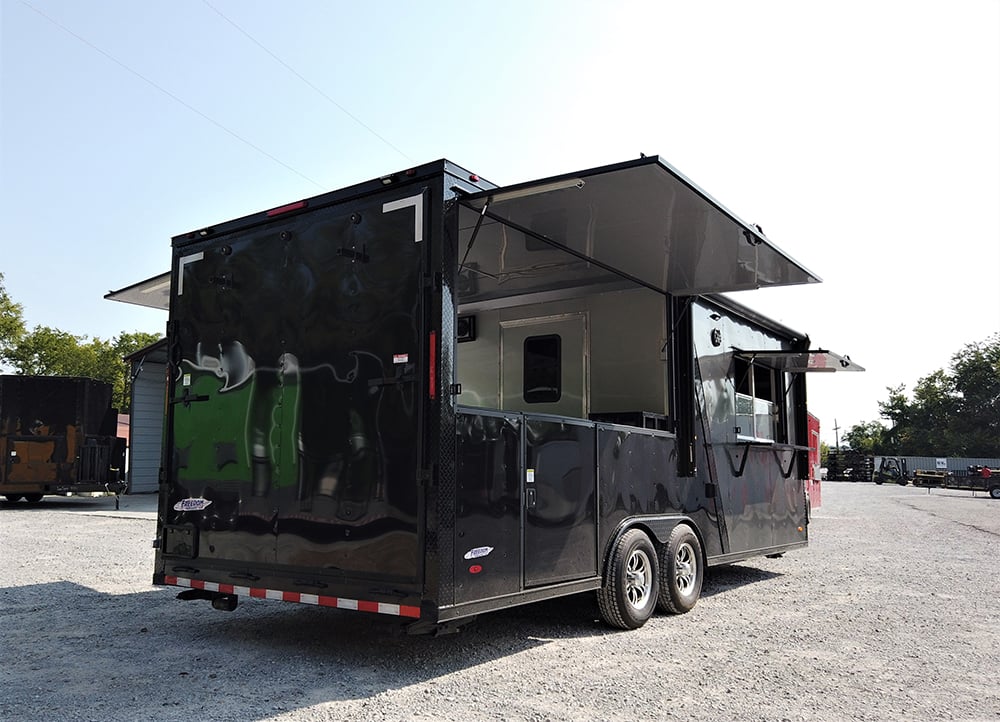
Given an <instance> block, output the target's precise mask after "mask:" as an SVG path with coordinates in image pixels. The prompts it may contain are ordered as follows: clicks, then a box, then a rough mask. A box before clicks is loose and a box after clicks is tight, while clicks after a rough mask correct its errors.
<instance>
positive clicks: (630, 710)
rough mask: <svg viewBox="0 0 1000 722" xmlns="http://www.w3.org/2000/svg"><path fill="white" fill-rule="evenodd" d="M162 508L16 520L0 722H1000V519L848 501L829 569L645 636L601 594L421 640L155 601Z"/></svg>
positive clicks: (161, 595) (251, 606)
mask: <svg viewBox="0 0 1000 722" xmlns="http://www.w3.org/2000/svg"><path fill="white" fill-rule="evenodd" d="M154 503H155V502H154V499H153V498H152V497H150V496H133V497H123V499H122V508H121V510H120V511H115V510H114V501H113V500H111V499H107V498H97V499H92V498H72V499H59V498H57V497H49V498H47V499H46V501H45V502H44V503H43V504H41V505H38V506H34V507H32V506H29V505H27V504H25V503H24V502H21V503H18V504H5V505H4V506H3V508H2V509H0V614H2V617H3V621H2V624H0V720H11V721H13V720H18V721H21V720H23V721H25V722H27V721H29V720H59V721H60V722H69V721H71V720H94V721H98V720H100V721H102V722H104V721H109V722H110V721H114V720H128V721H129V722H131V721H132V720H135V719H146V720H282V721H293V720H294V721H297V722H306V721H313V720H411V719H427V720H461V721H462V722H466V721H468V720H622V719H634V720H939V719H940V720H1000V684H998V681H1000V574H998V560H1000V501H994V500H991V499H989V498H987V497H986V496H985V495H984V494H982V493H980V494H978V495H973V494H972V492H960V491H950V490H949V491H942V490H933V491H932V492H930V493H928V491H927V490H925V489H916V488H912V487H906V488H903V487H899V486H889V485H886V486H875V485H871V484H845V483H839V484H838V483H832V482H828V483H826V484H824V488H823V506H822V508H820V509H818V510H816V511H815V513H814V519H813V524H812V525H811V527H810V537H811V544H810V546H809V548H808V549H806V550H801V551H797V552H794V553H791V554H789V555H787V556H785V557H783V558H781V559H759V560H753V561H750V562H746V563H742V564H738V565H733V566H730V567H726V568H722V569H718V570H712V571H710V572H709V574H708V576H707V578H706V585H705V590H704V593H703V596H702V599H701V601H699V603H698V606H697V607H695V609H694V611H693V612H691V613H690V614H687V615H684V616H678V617H671V616H665V615H657V616H655V617H654V618H653V619H651V620H650V621H649V622H648V623H647V624H646V626H645V627H643V628H642V629H639V630H636V631H632V632H621V631H613V630H610V629H608V628H606V627H604V626H603V625H602V624H601V623H600V622H599V621H598V613H597V604H596V601H595V600H594V597H593V596H592V595H582V596H578V597H571V598H569V599H564V600H559V601H554V602H545V603H542V604H536V605H531V606H527V607H522V608H517V609H512V610H508V611H504V612H497V613H494V614H491V615H486V616H483V617H480V618H479V620H477V621H476V622H475V623H474V624H472V625H470V626H467V627H465V628H464V629H463V630H462V632H461V633H460V634H456V635H451V636H446V637H438V638H433V637H408V636H406V635H405V634H403V633H402V632H401V630H400V626H399V622H398V620H396V619H394V618H391V617H384V616H379V615H369V614H363V613H357V612H346V611H340V610H331V609H318V608H314V607H309V606H304V605H293V604H284V603H280V602H268V601H263V600H244V601H242V602H241V604H240V606H239V608H238V609H237V610H236V611H235V612H233V613H226V612H219V611H215V610H213V609H212V608H211V607H210V605H209V604H208V603H207V602H181V601H177V600H176V599H175V598H174V595H175V593H176V592H177V590H171V589H164V588H157V587H153V586H152V585H151V584H150V578H151V575H152V549H151V545H150V542H151V540H152V538H153V536H154V523H153V514H152V513H151V509H152V508H153V504H154Z"/></svg>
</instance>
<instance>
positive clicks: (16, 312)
mask: <svg viewBox="0 0 1000 722" xmlns="http://www.w3.org/2000/svg"><path fill="white" fill-rule="evenodd" d="M23 335H24V309H23V308H22V307H21V304H19V303H14V299H12V298H11V297H10V294H8V293H7V288H6V287H5V286H4V283H3V274H2V273H0V363H4V362H6V361H8V360H9V359H8V356H7V354H8V352H9V351H10V349H12V348H14V347H15V346H17V344H18V342H19V341H20V340H21V337H22V336H23Z"/></svg>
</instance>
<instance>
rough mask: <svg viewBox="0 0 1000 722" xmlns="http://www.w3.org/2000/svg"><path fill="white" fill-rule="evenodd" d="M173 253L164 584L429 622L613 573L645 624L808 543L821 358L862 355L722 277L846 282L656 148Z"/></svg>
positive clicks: (621, 622)
mask: <svg viewBox="0 0 1000 722" xmlns="http://www.w3.org/2000/svg"><path fill="white" fill-rule="evenodd" d="M173 249H174V256H173V266H172V276H171V280H170V289H171V295H170V304H169V310H170V320H169V323H168V339H169V357H170V373H169V374H168V376H169V387H168V391H167V394H168V411H167V420H166V434H165V437H166V447H165V451H164V469H163V476H162V478H163V482H162V485H161V491H160V495H161V496H160V510H159V522H158V527H157V542H156V545H157V552H156V562H155V564H156V569H155V574H154V582H155V583H156V584H166V585H176V586H181V587H188V588H189V589H187V590H186V591H185V592H182V593H181V595H180V596H182V597H183V598H187V599H190V598H204V599H210V600H211V601H212V603H213V606H215V607H217V608H221V609H232V608H234V607H235V606H236V600H237V598H238V597H239V596H258V597H267V598H272V599H284V600H286V601H296V602H303V603H309V604H319V605H326V606H334V607H339V608H347V609H357V610H363V611H371V612H381V613H384V614H392V615H398V616H400V617H404V618H407V619H409V620H410V621H411V622H412V624H411V627H410V631H412V632H430V631H442V630H447V629H449V628H452V627H454V626H456V625H458V624H461V623H463V622H465V621H468V620H469V619H471V618H472V617H474V616H475V615H478V614H480V613H484V612H488V611H491V610H496V609H501V608H505V607H509V606H512V605H517V604H524V603H528V602H532V601H537V600H542V599H549V598H553V597H559V596H564V595H569V594H574V593H578V592H584V591H596V592H597V595H598V600H599V606H600V610H601V614H602V616H603V618H604V619H605V621H606V622H607V623H608V624H610V625H612V626H616V627H621V628H634V627H638V626H641V625H642V624H643V623H644V622H645V621H646V620H647V619H648V618H649V616H650V615H651V614H652V613H653V611H654V609H656V608H659V609H661V610H663V611H668V612H674V613H677V612H685V611H687V610H689V609H691V608H692V607H693V606H694V604H695V602H696V601H697V599H698V596H699V594H700V591H701V584H702V579H703V573H704V569H705V567H706V566H710V565H714V564H725V563H730V562H734V561H738V560H741V559H746V558H748V557H752V556H758V555H765V554H766V555H777V554H781V553H783V552H785V551H788V550H791V549H795V548H797V547H801V546H804V545H805V544H806V543H807V539H808V529H807V518H806V497H805V490H804V486H803V483H804V480H805V479H807V478H808V476H809V473H810V465H809V462H808V452H809V447H810V442H809V433H808V426H807V412H806V405H805V372H807V371H842V370H843V371H858V370H861V369H860V367H858V366H857V365H856V364H854V363H853V362H851V361H850V360H849V359H848V358H847V357H842V356H838V355H836V354H832V353H830V352H828V351H823V350H815V349H810V345H809V339H808V337H807V336H805V335H804V334H801V333H798V332H795V331H792V330H790V329H788V328H786V327H784V326H782V325H780V324H778V323H776V322H774V321H772V320H770V319H767V318H765V317H763V316H761V315H759V314H757V313H755V312H753V311H751V310H750V309H748V308H746V307H744V306H742V305H740V304H738V303H736V302H734V301H732V300H730V299H728V298H725V297H722V296H718V295H715V294H716V293H717V292H721V291H735V290H743V289H751V288H757V287H760V286H766V285H788V284H795V283H810V282H816V281H818V279H817V278H816V277H815V276H814V275H813V274H811V273H810V272H809V271H808V270H806V269H805V268H803V267H802V266H801V265H799V264H798V263H797V262H795V261H794V260H792V259H791V258H789V257H788V256H787V255H785V254H784V253H783V252H782V251H780V250H779V249H777V248H776V247H775V246H774V245H773V244H771V242H770V241H768V240H767V238H766V237H764V236H763V234H762V232H761V231H760V230H759V228H756V227H753V226H750V225H747V224H746V223H744V222H742V221H740V220H739V219H738V218H736V217H735V216H733V215H732V214H731V213H729V212H728V211H726V210H725V209H724V208H723V207H722V206H721V205H720V204H718V202H716V201H715V200H713V199H712V198H711V197H709V196H708V195H707V194H706V193H705V192H704V191H702V190H701V189H699V188H697V187H696V186H694V185H693V184H691V182H690V181H688V180H687V179H686V178H684V177H683V176H682V175H680V174H679V173H678V172H677V171H676V170H674V169H673V168H672V167H671V166H669V165H668V164H666V163H665V162H663V161H662V160H660V159H658V158H655V157H652V158H641V159H639V160H635V161H631V162H626V163H621V164H618V165H614V166H607V167H603V168H596V169H591V170H587V171H582V172H579V173H573V174H569V175H564V176H559V177H555V178H547V179H544V180H540V181H535V182H531V183H523V184H519V185H515V186H508V187H503V188H498V187H495V186H494V185H492V184H490V183H488V182H486V181H483V180H482V179H481V178H480V177H479V176H477V175H475V174H472V173H470V172H468V171H466V170H464V169H462V168H460V167H458V166H456V165H454V164H452V163H450V162H448V161H438V162H436V163H430V164H427V165H423V166H420V167H417V168H413V169H410V170H407V171H404V172H400V173H395V174H391V175H387V176H384V177H382V178H379V179H376V180H373V181H370V182H366V183H362V184H359V185H356V186H352V187H350V188H346V189H343V190H340V191H334V192H331V193H327V194H325V195H321V196H317V197H315V198H309V199H306V200H302V201H298V202H295V203H291V204H288V205H284V206H280V207H277V208H274V209H272V210H270V211H267V212H262V213H258V214H255V215H252V216H248V217H246V218H241V219H238V220H234V221H230V222H226V223H220V224H218V225H215V226H212V227H210V228H205V229H201V230H198V231H195V232H193V233H189V234H185V235H182V236H178V237H176V238H174V239H173ZM153 285H155V284H153ZM151 287H152V286H151Z"/></svg>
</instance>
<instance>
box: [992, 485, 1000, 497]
mask: <svg viewBox="0 0 1000 722" xmlns="http://www.w3.org/2000/svg"><path fill="white" fill-rule="evenodd" d="M990 496H991V497H992V498H994V499H1000V486H991V487H990Z"/></svg>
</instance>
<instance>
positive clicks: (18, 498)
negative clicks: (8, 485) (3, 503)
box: [4, 494, 24, 504]
mask: <svg viewBox="0 0 1000 722" xmlns="http://www.w3.org/2000/svg"><path fill="white" fill-rule="evenodd" d="M22 498H24V497H22V496H21V495H20V494H6V495H5V496H4V499H6V500H7V501H9V502H10V503H11V504H13V503H14V502H15V501H21V499H22Z"/></svg>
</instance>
